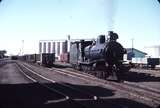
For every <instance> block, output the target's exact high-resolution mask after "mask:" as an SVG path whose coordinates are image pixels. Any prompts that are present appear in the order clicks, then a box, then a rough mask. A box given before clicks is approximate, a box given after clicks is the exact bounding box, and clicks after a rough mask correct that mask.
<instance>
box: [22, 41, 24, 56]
mask: <svg viewBox="0 0 160 108" xmlns="http://www.w3.org/2000/svg"><path fill="white" fill-rule="evenodd" d="M23 53H24V40H22V55H23Z"/></svg>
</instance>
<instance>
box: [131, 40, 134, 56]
mask: <svg viewBox="0 0 160 108" xmlns="http://www.w3.org/2000/svg"><path fill="white" fill-rule="evenodd" d="M131 40H132V53H133V47H134V46H133V41H134V39H133V38H132V39H131Z"/></svg>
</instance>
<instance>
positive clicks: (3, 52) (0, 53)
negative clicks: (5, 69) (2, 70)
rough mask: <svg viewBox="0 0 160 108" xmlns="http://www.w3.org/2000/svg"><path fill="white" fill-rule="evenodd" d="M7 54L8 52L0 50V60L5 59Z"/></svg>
mask: <svg viewBox="0 0 160 108" xmlns="http://www.w3.org/2000/svg"><path fill="white" fill-rule="evenodd" d="M6 53H7V51H6V50H0V58H4V57H5V56H4V55H5V54H6Z"/></svg>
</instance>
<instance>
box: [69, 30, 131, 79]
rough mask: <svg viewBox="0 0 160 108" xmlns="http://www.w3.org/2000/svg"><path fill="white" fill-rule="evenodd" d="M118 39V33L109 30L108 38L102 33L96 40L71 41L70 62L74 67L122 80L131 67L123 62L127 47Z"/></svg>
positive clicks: (101, 76) (99, 75)
mask: <svg viewBox="0 0 160 108" xmlns="http://www.w3.org/2000/svg"><path fill="white" fill-rule="evenodd" d="M117 39H118V35H117V33H114V32H113V31H109V34H108V38H107V39H106V36H105V35H100V36H98V38H97V40H96V41H84V40H81V41H76V42H73V43H71V48H70V63H71V64H72V66H73V67H74V68H76V69H78V70H83V71H84V72H87V73H91V74H94V75H96V76H98V77H100V78H104V79H108V80H120V79H121V78H122V77H123V75H124V74H125V72H128V70H129V67H128V66H125V65H124V64H123V62H124V61H123V55H124V54H125V53H126V49H124V48H123V46H122V45H121V44H120V43H118V42H117V41H116V40H117Z"/></svg>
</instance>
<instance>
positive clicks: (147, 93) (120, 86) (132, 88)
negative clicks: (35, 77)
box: [25, 64, 160, 107]
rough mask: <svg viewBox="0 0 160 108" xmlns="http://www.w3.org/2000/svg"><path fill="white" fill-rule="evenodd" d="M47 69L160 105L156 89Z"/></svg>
mask: <svg viewBox="0 0 160 108" xmlns="http://www.w3.org/2000/svg"><path fill="white" fill-rule="evenodd" d="M25 65H27V66H28V67H32V66H31V65H28V64H25ZM47 69H48V70H51V71H54V72H58V73H60V74H66V75H68V76H71V77H76V78H79V79H81V80H86V81H92V82H95V83H97V84H98V85H100V86H103V87H108V85H110V86H112V87H113V88H115V89H117V90H120V91H122V92H124V93H126V94H127V95H129V96H131V97H134V98H136V99H140V100H144V101H145V103H147V102H149V105H150V106H152V107H157V106H159V103H160V94H159V91H157V90H154V89H149V88H145V87H143V86H137V85H134V84H130V83H128V82H124V83H117V82H111V81H106V80H102V79H98V78H96V77H94V76H92V75H85V74H84V73H83V74H81V73H80V72H79V73H75V72H74V71H71V70H65V69H59V68H58V69H57V68H47ZM97 98H99V99H102V100H103V99H105V97H97Z"/></svg>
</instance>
